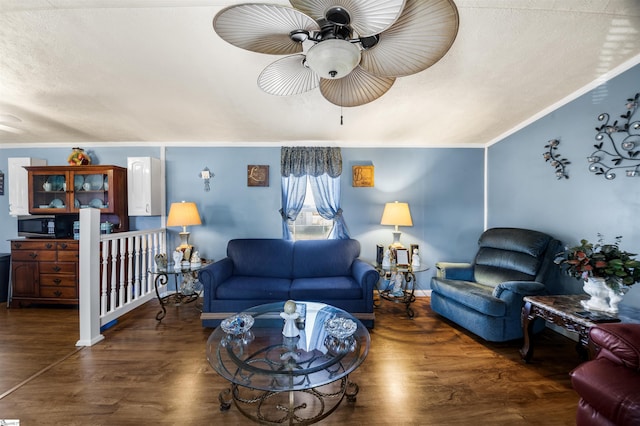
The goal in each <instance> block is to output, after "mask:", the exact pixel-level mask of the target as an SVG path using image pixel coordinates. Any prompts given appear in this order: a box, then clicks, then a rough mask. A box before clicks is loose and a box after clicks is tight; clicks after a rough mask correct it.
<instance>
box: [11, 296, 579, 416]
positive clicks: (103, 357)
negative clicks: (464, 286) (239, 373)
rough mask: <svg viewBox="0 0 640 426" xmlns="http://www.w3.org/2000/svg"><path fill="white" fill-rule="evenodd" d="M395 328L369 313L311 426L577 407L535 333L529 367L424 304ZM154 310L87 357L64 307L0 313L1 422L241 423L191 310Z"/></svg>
mask: <svg viewBox="0 0 640 426" xmlns="http://www.w3.org/2000/svg"><path fill="white" fill-rule="evenodd" d="M414 307H415V311H416V317H415V319H413V320H410V319H408V318H406V316H405V315H404V311H403V310H402V309H401V306H400V305H395V304H393V303H389V302H384V301H383V303H382V305H381V306H380V307H379V308H378V309H377V311H376V327H375V328H374V329H373V330H371V350H370V352H369V356H368V357H367V359H366V360H365V362H364V364H363V365H362V366H361V367H360V368H359V369H358V370H357V371H356V372H355V373H354V374H352V375H351V378H352V380H353V381H354V382H356V383H358V385H359V386H360V393H359V394H358V399H357V401H356V402H355V403H348V402H347V401H346V400H345V401H343V403H342V405H341V406H340V407H339V408H338V410H337V411H336V412H335V413H333V414H332V415H331V416H330V417H328V418H327V419H325V420H323V421H322V422H320V423H318V424H322V425H468V424H482V425H531V424H537V425H573V424H575V421H574V416H575V409H576V405H577V402H578V399H579V398H578V396H577V394H576V393H575V392H574V391H573V390H572V389H571V385H570V382H569V376H568V373H569V371H570V370H571V369H573V368H574V367H576V366H577V365H578V363H579V360H578V358H577V355H576V352H575V350H574V348H575V344H574V342H573V341H571V340H570V339H567V338H566V337H563V336H561V335H559V334H556V333H554V332H552V331H550V330H545V331H544V332H543V333H542V334H541V335H539V336H538V337H537V339H536V343H537V346H536V352H535V354H534V359H533V362H532V363H531V364H524V363H523V362H522V361H521V360H520V356H519V354H518V348H519V346H520V342H510V343H501V344H491V343H486V342H483V341H481V340H479V339H477V338H476V337H474V336H473V335H471V334H469V333H467V332H465V331H464V330H462V329H460V328H458V327H456V326H455V325H453V324H451V323H449V322H447V321H445V320H443V319H442V318H440V317H438V316H437V315H435V314H434V313H433V312H432V311H431V309H430V307H429V300H428V298H419V299H418V301H417V302H416V303H415V305H414ZM157 311H158V305H157V301H151V302H148V303H147V304H145V305H143V306H142V307H141V308H139V309H138V310H136V311H134V312H132V313H130V314H128V315H127V316H125V317H123V318H121V319H120V321H119V322H118V324H117V325H116V326H115V327H113V328H111V329H109V330H107V331H106V332H105V333H104V336H105V340H104V341H102V342H100V343H99V344H97V345H95V346H93V347H87V348H76V347H75V343H76V341H77V339H78V326H77V317H78V312H77V311H76V310H74V309H41V308H27V309H6V308H5V307H4V305H3V306H2V307H1V308H0V419H20V420H21V426H30V425H147V424H154V425H245V424H248V423H249V422H248V420H247V419H246V418H244V417H243V416H242V415H241V414H240V413H239V412H238V411H237V409H236V408H235V407H232V408H231V409H230V410H229V411H227V412H221V411H220V410H219V403H218V399H217V398H218V394H219V392H220V390H222V389H224V388H225V387H226V383H225V381H224V380H223V379H221V378H220V377H219V376H218V375H217V374H216V373H215V372H214V371H213V370H212V369H211V368H210V367H209V365H208V363H207V361H206V358H205V342H206V340H207V337H208V335H209V334H210V332H211V330H208V329H203V328H202V327H201V325H200V320H199V312H198V311H197V309H196V307H195V305H193V304H192V305H185V306H181V307H171V308H170V309H169V310H168V312H167V316H166V317H165V319H164V320H163V321H162V322H161V323H158V322H157V321H156V320H155V315H156V312H157Z"/></svg>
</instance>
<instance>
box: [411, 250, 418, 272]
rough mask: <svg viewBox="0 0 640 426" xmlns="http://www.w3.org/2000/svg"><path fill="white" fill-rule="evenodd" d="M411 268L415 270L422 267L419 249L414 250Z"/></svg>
mask: <svg viewBox="0 0 640 426" xmlns="http://www.w3.org/2000/svg"><path fill="white" fill-rule="evenodd" d="M411 266H413V267H414V268H418V267H420V255H419V254H418V249H417V248H416V249H413V257H412V258H411Z"/></svg>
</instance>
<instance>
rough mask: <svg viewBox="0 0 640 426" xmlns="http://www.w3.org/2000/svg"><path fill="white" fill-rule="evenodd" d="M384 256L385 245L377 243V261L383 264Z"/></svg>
mask: <svg viewBox="0 0 640 426" xmlns="http://www.w3.org/2000/svg"><path fill="white" fill-rule="evenodd" d="M383 257H384V247H382V244H377V245H376V262H377V263H378V265H382V258H383Z"/></svg>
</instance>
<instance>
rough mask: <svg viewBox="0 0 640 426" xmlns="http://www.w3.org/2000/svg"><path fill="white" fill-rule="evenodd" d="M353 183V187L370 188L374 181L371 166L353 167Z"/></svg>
mask: <svg viewBox="0 0 640 426" xmlns="http://www.w3.org/2000/svg"><path fill="white" fill-rule="evenodd" d="M352 172H353V183H352V186H354V187H371V186H373V180H374V168H373V166H353V167H352Z"/></svg>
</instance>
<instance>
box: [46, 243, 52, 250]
mask: <svg viewBox="0 0 640 426" xmlns="http://www.w3.org/2000/svg"><path fill="white" fill-rule="evenodd" d="M45 247H47V248H48V249H50V248H51V247H53V244H51V243H47V245H46V246H45Z"/></svg>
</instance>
